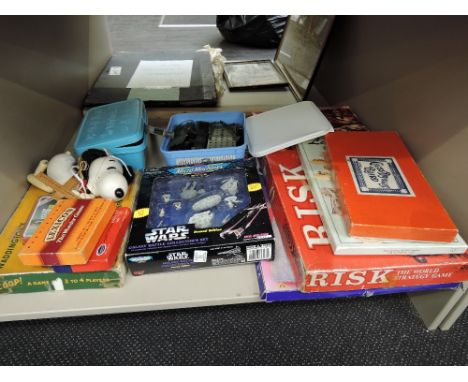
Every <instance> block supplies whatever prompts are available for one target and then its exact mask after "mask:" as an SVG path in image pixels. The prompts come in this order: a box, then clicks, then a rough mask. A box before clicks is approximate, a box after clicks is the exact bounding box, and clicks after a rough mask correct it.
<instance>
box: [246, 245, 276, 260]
mask: <svg viewBox="0 0 468 382" xmlns="http://www.w3.org/2000/svg"><path fill="white" fill-rule="evenodd" d="M246 252H247V261H260V260H270V259H271V244H261V245H250V246H247V247H246Z"/></svg>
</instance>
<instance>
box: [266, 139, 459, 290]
mask: <svg viewBox="0 0 468 382" xmlns="http://www.w3.org/2000/svg"><path fill="white" fill-rule="evenodd" d="M346 134H350V133H349V132H347V133H346ZM264 173H265V177H266V182H267V187H268V191H269V194H270V198H271V206H272V209H273V214H274V215H275V218H276V220H277V222H278V226H279V227H280V231H281V236H282V239H283V242H284V243H285V246H286V247H287V252H288V257H289V259H290V261H291V264H292V265H293V268H295V272H296V276H297V277H296V279H297V280H298V287H299V289H300V290H302V291H305V292H324V291H340V290H358V289H371V288H385V287H389V288H390V287H398V286H414V285H433V284H444V283H452V282H460V281H464V280H468V254H467V253H465V254H463V255H431V256H395V255H390V256H376V257H371V256H346V257H345V256H335V255H334V254H333V251H332V248H331V246H330V244H329V243H328V239H327V234H326V232H325V229H324V227H323V224H322V221H321V219H320V215H319V211H318V210H317V206H316V205H315V203H314V199H313V195H312V192H311V190H310V188H309V185H308V183H307V180H306V177H305V174H304V171H303V170H302V166H301V162H300V159H299V156H298V153H297V151H296V148H295V147H294V148H292V149H286V150H282V151H279V152H276V153H273V154H270V155H267V156H266V157H265V160H264Z"/></svg>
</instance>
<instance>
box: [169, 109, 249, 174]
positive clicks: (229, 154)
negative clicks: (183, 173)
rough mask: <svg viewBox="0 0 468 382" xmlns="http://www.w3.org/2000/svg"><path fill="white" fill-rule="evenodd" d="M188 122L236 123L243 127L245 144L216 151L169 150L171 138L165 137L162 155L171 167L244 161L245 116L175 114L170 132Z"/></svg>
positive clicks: (230, 112)
mask: <svg viewBox="0 0 468 382" xmlns="http://www.w3.org/2000/svg"><path fill="white" fill-rule="evenodd" d="M187 121H195V122H198V121H205V122H217V121H222V122H225V123H228V124H231V123H236V124H239V125H240V126H242V129H243V131H244V143H243V144H242V145H240V146H234V147H222V148H215V149H200V150H169V149H168V147H169V141H170V139H171V138H169V137H167V136H166V137H164V139H163V141H162V144H161V153H162V154H163V156H164V158H165V159H166V162H167V164H168V165H169V166H179V165H185V164H197V163H209V162H221V161H228V160H234V159H242V158H244V155H245V149H246V147H247V135H246V130H245V114H244V113H241V112H238V111H226V112H207V113H184V114H175V115H173V116H172V117H171V119H170V120H169V124H168V126H167V130H166V131H168V132H173V131H174V129H175V127H176V126H177V125H179V124H181V123H184V122H187Z"/></svg>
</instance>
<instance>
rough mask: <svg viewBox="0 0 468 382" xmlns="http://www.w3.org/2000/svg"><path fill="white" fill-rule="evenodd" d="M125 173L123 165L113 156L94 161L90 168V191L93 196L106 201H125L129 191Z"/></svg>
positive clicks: (88, 186) (88, 185)
mask: <svg viewBox="0 0 468 382" xmlns="http://www.w3.org/2000/svg"><path fill="white" fill-rule="evenodd" d="M123 171H124V170H123V166H122V164H121V163H120V162H119V160H118V159H117V158H115V157H113V156H106V157H101V158H97V159H95V160H93V161H92V162H91V165H90V166H89V175H88V178H89V179H88V184H87V188H88V190H89V191H91V193H92V194H93V195H95V196H101V197H103V198H106V199H111V200H121V199H123V198H124V196H125V195H126V194H127V191H128V183H127V180H126V179H125V177H124V176H123Z"/></svg>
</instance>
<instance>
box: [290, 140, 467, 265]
mask: <svg viewBox="0 0 468 382" xmlns="http://www.w3.org/2000/svg"><path fill="white" fill-rule="evenodd" d="M298 151H299V156H300V158H301V163H302V166H303V168H304V172H305V175H306V177H307V180H308V182H309V186H310V187H311V189H312V192H313V194H314V201H315V203H316V205H317V207H318V209H319V211H320V217H321V218H322V222H323V224H324V226H325V229H326V231H327V235H328V239H329V241H330V244H331V246H332V248H333V253H334V254H335V255H412V256H420V255H443V254H462V253H465V251H466V250H467V249H468V247H467V245H466V243H465V241H464V240H463V238H462V237H461V236H460V235H459V234H457V236H456V237H455V240H454V241H452V242H449V243H446V242H432V241H416V240H396V239H379V238H364V237H358V236H350V235H349V234H348V230H347V226H346V219H345V217H344V216H343V213H342V212H341V209H340V203H339V201H338V196H337V193H338V191H337V189H336V184H335V182H334V180H333V176H332V173H331V166H330V163H329V162H328V160H327V155H326V146H325V144H324V143H320V142H316V141H309V142H304V143H301V144H300V145H298Z"/></svg>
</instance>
